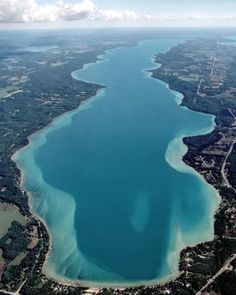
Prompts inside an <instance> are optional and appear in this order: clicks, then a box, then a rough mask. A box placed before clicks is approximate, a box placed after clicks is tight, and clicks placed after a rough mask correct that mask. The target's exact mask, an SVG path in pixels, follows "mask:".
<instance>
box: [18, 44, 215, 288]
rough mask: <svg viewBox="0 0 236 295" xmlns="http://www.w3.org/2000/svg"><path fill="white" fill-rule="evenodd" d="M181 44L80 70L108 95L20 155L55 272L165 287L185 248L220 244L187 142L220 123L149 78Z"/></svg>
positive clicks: (209, 194)
mask: <svg viewBox="0 0 236 295" xmlns="http://www.w3.org/2000/svg"><path fill="white" fill-rule="evenodd" d="M178 42H180V41H176V40H151V41H145V42H141V43H139V45H138V46H136V47H130V48H119V49H114V50H111V51H109V52H107V53H106V54H105V55H104V60H103V61H101V62H98V63H96V64H91V65H89V66H86V67H85V68H84V69H83V70H80V71H77V72H74V73H73V74H72V75H73V77H74V78H76V79H81V80H85V81H90V82H96V83H98V84H102V85H105V86H107V87H106V88H105V89H104V90H102V91H100V92H99V93H98V95H97V96H96V97H95V98H93V99H91V100H90V101H89V102H87V103H85V104H83V105H82V106H81V107H80V108H79V110H76V111H74V112H72V113H70V114H66V115H64V116H62V117H60V118H59V119H57V120H55V121H54V122H53V124H52V125H51V126H50V127H48V128H46V129H44V130H43V131H42V132H40V133H37V134H35V135H34V136H32V138H31V144H30V145H29V146H28V147H27V148H25V149H23V150H22V151H20V152H19V153H17V154H16V155H15V160H16V162H17V164H18V165H19V167H20V168H21V170H22V171H23V186H24V188H25V189H26V190H27V191H29V192H31V194H32V206H33V210H34V211H35V212H36V213H37V214H38V215H39V216H41V217H42V218H43V219H44V220H45V222H46V223H47V225H48V227H49V230H50V233H51V236H52V246H53V247H52V251H51V254H50V258H49V262H48V265H47V269H48V270H49V271H50V272H51V273H54V274H56V275H59V276H64V277H66V278H68V279H79V280H82V281H89V282H93V283H95V284H98V285H99V284H102V283H108V284H123V285H127V284H129V283H138V282H144V281H145V282H146V281H152V280H160V279H162V278H165V277H167V276H169V275H171V274H172V273H173V272H174V273H175V272H176V269H177V260H178V252H179V251H180V249H181V247H184V245H186V244H193V243H196V242H200V241H204V240H210V239H211V238H212V237H213V213H214V210H215V208H216V206H217V203H218V199H217V197H216V196H217V194H216V191H215V190H214V189H213V188H212V187H210V186H209V185H208V184H206V183H205V181H204V180H203V179H202V178H201V177H199V176H198V175H197V174H196V173H194V171H193V170H192V169H191V168H189V167H187V166H185V165H184V164H183V162H182V160H181V158H182V155H183V154H184V153H185V152H186V147H185V146H184V145H183V144H182V141H181V137H182V136H184V135H193V134H201V133H205V132H207V131H209V130H211V129H212V128H213V126H214V124H213V117H212V116H209V115H205V114H200V113H196V112H193V111H190V110H187V109H186V108H183V107H180V106H179V105H178V104H177V102H178V101H179V94H176V93H174V92H172V91H170V90H169V89H168V87H166V85H165V84H164V83H163V82H160V81H158V80H155V79H152V78H150V74H148V73H147V72H145V70H147V69H151V68H154V67H156V64H154V62H153V60H152V57H153V56H154V54H156V53H158V52H164V51H166V50H168V49H169V48H170V47H171V46H174V45H176V44H177V43H178ZM173 253H174V254H173Z"/></svg>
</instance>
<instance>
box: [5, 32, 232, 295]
mask: <svg viewBox="0 0 236 295" xmlns="http://www.w3.org/2000/svg"><path fill="white" fill-rule="evenodd" d="M1 34H3V33H1ZM11 34H12V35H11V36H8V37H7V38H8V42H9V43H8V44H7V45H6V37H4V38H3V37H2V35H1V36H0V37H1V38H0V46H1V48H0V55H1V61H0V63H1V79H0V88H1V89H0V117H1V120H0V123H1V124H0V134H1V143H0V164H1V170H0V200H1V203H0V215H1V228H0V254H1V256H0V277H1V281H0V289H1V291H0V294H22V295H24V294H27V295H30V294H171V295H178V294H186V295H188V294H189V295H191V294H198V295H200V294H209V293H210V294H235V288H236V283H235V282H236V239H235V233H236V232H235V230H236V229H235V226H236V202H235V198H236V175H235V173H236V172H235V169H236V168H235V167H236V163H235V162H236V155H235V153H236V147H235V143H236V140H235V138H236V134H235V133H236V102H235V95H236V88H235V81H236V70H235V69H236V51H235V46H234V42H233V41H232V40H231V39H230V38H229V37H228V38H222V37H221V38H216V37H214V38H213V37H212V38H210V37H209V36H205V37H204V38H194V40H188V41H186V42H184V43H181V44H180V45H177V46H175V47H173V48H171V49H170V50H169V51H168V52H166V53H163V54H158V55H157V56H156V57H155V61H156V63H157V64H161V66H160V67H159V66H158V68H157V69H155V70H153V71H152V76H153V77H154V78H156V79H158V80H161V81H163V82H166V83H168V84H169V86H170V88H171V89H173V90H176V91H178V92H181V93H182V94H183V95H184V98H183V101H182V105H183V106H186V107H188V108H189V109H191V110H194V111H196V112H201V113H207V114H211V115H214V116H215V117H216V119H215V123H216V127H215V129H214V131H212V132H211V133H210V134H207V135H203V136H194V137H187V138H184V143H185V144H186V145H187V147H188V152H187V154H186V155H185V156H184V158H183V160H184V162H185V163H186V164H188V165H189V166H191V167H193V168H194V169H195V170H196V171H197V172H198V173H200V174H201V175H202V176H203V177H204V178H205V180H206V181H207V182H208V183H209V184H211V185H212V186H214V187H215V188H216V189H217V190H218V192H219V194H220V195H221V197H222V202H221V204H220V207H219V209H218V211H217V212H216V215H215V225H214V231H215V238H214V240H213V241H209V242H207V243H203V244H200V245H197V246H194V247H188V248H186V249H184V250H183V251H182V252H181V257H180V262H179V270H180V276H179V277H178V278H177V279H175V280H173V281H170V282H168V283H165V284H163V285H157V286H151V287H146V286H143V287H137V288H124V289H109V290H107V289H96V288H90V289H89V288H85V287H79V286H76V285H68V284H66V283H63V282H59V281H57V280H55V279H52V278H49V277H48V276H47V275H45V274H44V273H43V272H42V266H43V264H44V262H45V259H46V257H47V253H48V250H49V246H50V241H49V235H48V232H47V229H46V227H45V225H44V224H43V223H42V222H41V220H40V219H39V218H38V217H36V216H33V215H32V214H31V212H30V206H29V197H28V194H27V192H25V191H22V189H21V187H20V182H21V174H20V171H19V170H18V169H17V167H16V164H15V163H14V161H13V160H12V159H11V158H12V156H13V154H14V153H15V152H16V151H17V150H19V149H20V148H22V147H24V146H26V145H27V144H28V139H27V138H28V137H29V136H30V135H32V134H33V133H35V132H37V131H39V130H41V129H42V128H44V127H45V126H47V125H49V124H50V123H51V122H52V120H53V119H54V118H56V117H58V116H59V115H62V114H64V113H66V112H68V111H72V110H74V109H76V108H77V107H78V106H79V105H80V104H81V102H83V101H85V100H87V99H88V98H90V97H91V96H94V95H95V94H96V93H97V91H98V90H99V89H101V88H102V86H100V85H96V84H93V83H87V82H82V81H75V80H73V79H72V78H71V77H70V73H71V72H73V71H74V70H78V69H80V68H82V67H83V66H84V65H85V64H89V63H93V62H96V60H97V58H98V56H100V55H101V54H103V53H104V51H106V50H109V49H111V48H116V47H120V46H134V45H135V44H137V42H138V41H139V40H143V39H150V38H153V37H154V36H155V34H153V32H152V33H151V34H148V35H147V36H146V35H145V34H143V33H142V34H141V37H140V35H139V34H137V35H135V37H133V38H130V35H127V36H126V37H125V38H124V37H123V36H122V34H121V35H119V34H118V35H115V36H114V37H113V39H111V38H112V37H111V36H104V39H102V38H101V39H99V38H100V37H97V39H96V40H93V42H91V40H89V41H88V40H86V38H85V37H84V36H83V37H81V39H83V38H84V39H83V40H82V41H80V46H79V48H78V44H77V43H74V38H75V36H73V34H72V35H69V36H68V35H67V36H66V39H65V40H64V41H61V38H60V35H57V34H56V35H55V36H54V38H52V37H48V36H47V35H46V36H43V37H42V36H41V37H39V36H37V34H36V35H35V36H34V38H33V40H32V37H30V38H29V39H28V36H27V34H26V36H24V38H25V39H23V40H24V46H22V43H21V42H22V40H20V41H19V39H17V35H15V36H14V33H11ZM132 36H133V35H132ZM93 37H94V35H93V36H92V38H91V39H93ZM155 37H157V36H155ZM162 37H163V36H162ZM194 37H196V36H194ZM181 38H183V37H181ZM185 39H189V38H185ZM15 40H17V42H19V43H17V42H16V41H15ZM108 40H109V41H108ZM27 42H28V44H27ZM3 44H4V46H3ZM25 44H27V45H28V46H25ZM45 44H47V46H46V47H45ZM55 44H57V45H56V46H55ZM150 58H151V56H150ZM42 65H43V66H42ZM49 86H50V87H49Z"/></svg>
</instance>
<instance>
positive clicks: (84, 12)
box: [0, 0, 236, 26]
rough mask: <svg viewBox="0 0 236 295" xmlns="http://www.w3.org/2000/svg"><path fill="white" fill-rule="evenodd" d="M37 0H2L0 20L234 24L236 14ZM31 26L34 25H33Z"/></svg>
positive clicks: (79, 1) (80, 1)
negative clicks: (41, 0) (153, 12)
mask: <svg viewBox="0 0 236 295" xmlns="http://www.w3.org/2000/svg"><path fill="white" fill-rule="evenodd" d="M36 1H37V0H0V23H5V24H8V26H10V23H35V24H36V23H48V22H50V23H56V22H64V24H65V23H66V22H67V23H69V22H68V21H72V22H73V21H78V20H85V21H87V22H89V23H91V24H96V23H99V22H108V23H112V22H113V23H114V24H117V23H120V24H126V23H131V24H136V25H137V24H139V25H142V26H143V25H144V26H145V25H162V24H164V25H166V24H167V25H168V24H171V25H182V24H184V25H185V24H187V25H195V24H196V25H197V24H216V25H217V24H234V23H235V22H236V16H235V15H232V16H230V15H229V16H222V15H221V16H212V15H203V16H201V15H176V16H174V15H153V16H151V15H145V14H138V13H136V12H135V11H131V10H123V11H117V10H109V9H107V10H104V9H103V10H102V9H99V7H97V6H96V5H95V4H94V2H93V1H94V0H78V2H77V3H74V2H73V3H72V2H70V0H57V1H56V2H55V3H54V4H46V5H42V4H41V5H39V4H37V2H36ZM31 26H32V25H31Z"/></svg>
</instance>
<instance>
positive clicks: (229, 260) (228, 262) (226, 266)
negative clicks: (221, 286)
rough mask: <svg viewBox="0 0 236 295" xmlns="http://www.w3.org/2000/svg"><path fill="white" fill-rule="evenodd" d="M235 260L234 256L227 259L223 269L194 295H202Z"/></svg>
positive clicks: (235, 255) (235, 256)
mask: <svg viewBox="0 0 236 295" xmlns="http://www.w3.org/2000/svg"><path fill="white" fill-rule="evenodd" d="M234 259H236V254H234V255H233V256H232V257H231V258H229V259H228V260H227V261H226V262H225V264H224V265H223V267H222V268H221V269H220V270H219V271H218V272H217V273H216V274H215V275H214V276H213V277H212V278H211V279H210V280H209V281H208V282H207V283H206V285H205V286H204V287H203V288H202V289H201V290H200V291H199V292H197V293H196V295H202V294H203V293H202V292H203V291H204V290H206V289H207V288H208V287H209V286H210V285H211V284H212V283H213V282H214V280H215V279H216V278H218V277H219V276H220V275H221V274H222V273H223V272H224V271H225V270H226V269H227V268H228V267H229V266H230V263H231V262H232V261H233V260H234Z"/></svg>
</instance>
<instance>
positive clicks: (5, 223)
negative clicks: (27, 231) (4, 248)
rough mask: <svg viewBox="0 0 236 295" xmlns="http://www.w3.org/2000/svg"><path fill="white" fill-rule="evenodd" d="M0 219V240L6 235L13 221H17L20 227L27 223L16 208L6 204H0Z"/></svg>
mask: <svg viewBox="0 0 236 295" xmlns="http://www.w3.org/2000/svg"><path fill="white" fill-rule="evenodd" d="M0 218H1V224H0V238H2V237H3V236H4V235H5V234H6V233H7V231H8V229H9V227H10V226H11V223H12V222H13V221H17V222H19V223H21V224H22V225H25V224H26V222H27V220H26V218H25V217H24V216H23V215H22V214H21V213H20V212H19V209H18V208H17V207H16V206H14V205H10V204H7V203H0Z"/></svg>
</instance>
